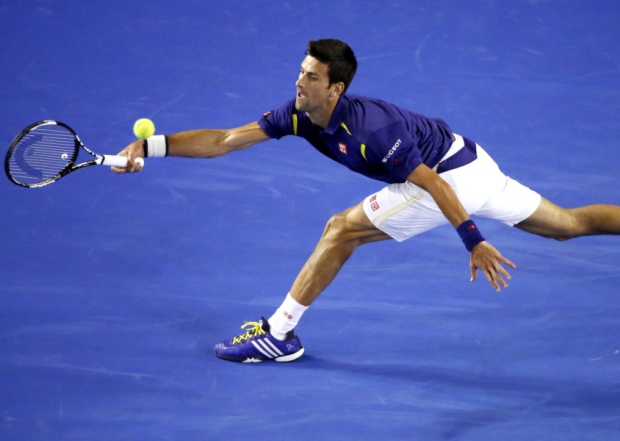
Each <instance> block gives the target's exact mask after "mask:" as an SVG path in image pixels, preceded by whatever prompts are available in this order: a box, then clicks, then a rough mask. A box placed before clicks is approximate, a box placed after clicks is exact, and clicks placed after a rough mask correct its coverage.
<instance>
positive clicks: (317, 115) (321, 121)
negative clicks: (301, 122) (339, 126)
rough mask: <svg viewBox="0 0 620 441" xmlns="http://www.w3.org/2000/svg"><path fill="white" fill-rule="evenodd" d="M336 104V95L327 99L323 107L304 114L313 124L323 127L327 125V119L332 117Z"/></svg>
mask: <svg viewBox="0 0 620 441" xmlns="http://www.w3.org/2000/svg"><path fill="white" fill-rule="evenodd" d="M336 104H338V98H337V97H336V99H334V100H329V101H327V104H326V106H325V107H323V108H320V109H316V110H313V111H312V112H306V115H307V116H308V118H309V119H310V121H312V123H313V124H314V125H316V126H319V127H321V128H322V129H325V128H327V126H328V125H329V121H330V120H331V118H332V114H333V113H334V109H335V108H336Z"/></svg>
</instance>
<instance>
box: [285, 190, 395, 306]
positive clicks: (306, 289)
mask: <svg viewBox="0 0 620 441" xmlns="http://www.w3.org/2000/svg"><path fill="white" fill-rule="evenodd" d="M362 207H363V202H361V203H359V204H358V205H356V206H354V207H351V208H349V209H348V210H346V211H344V212H342V213H339V214H336V215H334V216H332V217H331V219H330V220H329V221H328V222H327V225H326V226H325V230H324V231H323V235H322V236H321V239H320V240H319V243H318V244H317V246H316V248H315V249H314V252H313V253H312V255H311V256H310V258H309V259H308V260H307V261H306V263H305V265H304V266H303V268H302V269H301V271H300V273H299V275H298V276H297V278H296V279H295V282H294V283H293V287H292V288H291V291H290V294H291V297H293V298H294V299H295V300H296V301H297V302H298V303H300V304H301V305H304V306H309V305H310V304H311V303H312V302H313V301H314V299H316V297H317V296H318V295H319V294H320V293H321V292H322V291H323V290H324V289H325V288H327V286H328V285H329V284H330V283H331V282H332V280H334V278H335V277H336V275H337V274H338V272H339V271H340V268H342V266H343V265H344V263H345V262H346V261H347V260H348V259H349V257H351V254H353V251H354V250H355V248H357V247H358V246H359V245H363V244H365V243H369V242H376V241H380V240H386V239H390V236H388V235H387V234H385V233H384V232H383V231H380V230H378V229H377V228H376V227H375V226H374V225H373V224H372V222H370V220H369V219H368V217H367V216H366V214H365V213H364V209H363V208H362Z"/></svg>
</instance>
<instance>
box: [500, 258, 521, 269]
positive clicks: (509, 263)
mask: <svg viewBox="0 0 620 441" xmlns="http://www.w3.org/2000/svg"><path fill="white" fill-rule="evenodd" d="M500 259H501V260H502V262H503V263H505V264H506V265H508V266H509V267H510V268H512V269H516V268H517V265H515V264H514V263H512V262H511V261H510V260H508V259H506V258H505V257H504V256H501V257H500Z"/></svg>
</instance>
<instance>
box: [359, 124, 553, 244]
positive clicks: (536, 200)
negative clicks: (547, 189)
mask: <svg viewBox="0 0 620 441" xmlns="http://www.w3.org/2000/svg"><path fill="white" fill-rule="evenodd" d="M454 136H455V139H456V140H455V141H454V143H453V144H452V147H451V148H450V150H449V151H448V153H447V154H446V155H445V156H444V158H442V160H445V159H447V158H448V157H450V156H452V155H453V154H454V153H455V152H457V151H458V150H460V149H461V148H463V138H462V137H460V136H458V135H454ZM476 149H477V158H476V159H475V160H474V161H472V162H470V163H469V164H467V165H464V166H462V167H459V168H456V169H454V170H450V171H447V172H444V173H441V175H440V176H441V177H442V178H443V179H444V180H445V181H446V182H447V183H448V184H449V185H450V187H452V189H453V190H454V192H455V193H456V196H457V197H458V198H459V200H460V201H461V204H463V207H465V210H466V211H467V213H468V214H469V215H476V216H481V217H485V218H489V219H495V220H499V221H501V222H503V223H505V224H507V225H509V226H513V225H515V224H517V223H519V222H521V221H523V220H525V219H527V218H528V217H529V216H531V215H532V214H533V213H534V211H536V209H537V208H538V206H539V205H540V201H541V196H540V195H539V194H538V193H536V192H535V191H533V190H530V189H529V188H527V187H525V186H524V185H521V184H520V183H519V182H517V181H515V180H514V179H511V178H509V177H508V176H506V175H505V174H504V173H502V171H501V170H500V169H499V167H498V166H497V164H496V163H495V161H493V159H492V158H491V157H490V156H489V155H488V154H487V152H485V151H484V150H483V149H482V147H480V146H479V145H477V146H476ZM363 206H364V212H365V213H366V216H368V219H370V221H371V222H372V223H373V224H374V225H375V226H376V227H377V228H378V229H379V230H381V231H383V232H384V233H386V234H388V235H389V236H391V237H392V238H393V239H395V240H396V241H398V242H402V241H403V240H405V239H408V238H410V237H413V236H415V235H417V234H420V233H423V232H425V231H428V230H430V229H433V228H435V227H438V226H440V225H444V224H447V223H448V220H447V219H446V218H445V217H444V215H443V213H442V212H441V210H440V209H439V207H438V206H437V204H436V203H435V201H434V200H433V198H432V197H431V196H430V195H429V194H428V193H427V192H426V191H425V190H423V189H421V188H420V187H418V186H417V185H415V184H412V183H411V182H408V181H407V182H404V183H402V184H390V185H388V186H387V187H384V188H383V189H382V190H380V191H379V192H378V193H375V194H373V195H370V196H368V197H367V198H366V199H365V200H364V204H363Z"/></svg>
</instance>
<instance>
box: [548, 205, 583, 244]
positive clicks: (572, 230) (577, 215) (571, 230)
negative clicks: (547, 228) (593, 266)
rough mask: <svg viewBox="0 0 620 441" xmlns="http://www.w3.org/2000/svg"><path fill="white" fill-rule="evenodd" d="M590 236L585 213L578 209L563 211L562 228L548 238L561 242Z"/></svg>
mask: <svg viewBox="0 0 620 441" xmlns="http://www.w3.org/2000/svg"><path fill="white" fill-rule="evenodd" d="M589 234H592V227H591V222H590V219H589V217H588V215H587V213H584V212H583V211H582V210H580V209H576V208H573V209H570V208H569V209H564V216H563V222H562V226H561V228H560V229H559V231H557V232H555V234H553V235H551V236H550V237H551V238H552V239H555V240H559V241H563V240H568V239H573V238H575V237H580V236H586V235H589Z"/></svg>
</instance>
